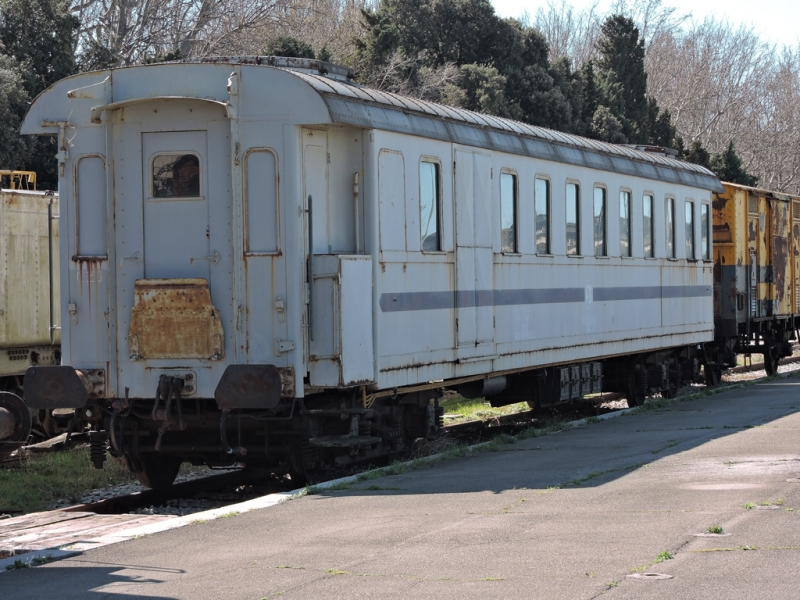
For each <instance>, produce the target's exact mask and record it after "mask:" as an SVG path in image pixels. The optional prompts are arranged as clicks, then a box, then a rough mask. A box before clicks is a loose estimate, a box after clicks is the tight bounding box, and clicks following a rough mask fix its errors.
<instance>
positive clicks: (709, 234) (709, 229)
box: [700, 202, 714, 262]
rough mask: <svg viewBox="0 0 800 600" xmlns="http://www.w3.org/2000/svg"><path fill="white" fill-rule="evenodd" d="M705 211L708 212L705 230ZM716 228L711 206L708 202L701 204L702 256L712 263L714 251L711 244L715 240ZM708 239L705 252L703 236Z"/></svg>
mask: <svg viewBox="0 0 800 600" xmlns="http://www.w3.org/2000/svg"><path fill="white" fill-rule="evenodd" d="M703 209H705V212H706V227H705V230H704V229H703ZM713 234H714V227H713V224H712V222H711V205H710V204H709V203H708V202H701V203H700V254H701V255H702V260H704V261H705V262H712V259H713V250H712V248H711V242H712V241H713V239H714V235H713ZM704 235H705V238H706V251H705V252H703V236H704Z"/></svg>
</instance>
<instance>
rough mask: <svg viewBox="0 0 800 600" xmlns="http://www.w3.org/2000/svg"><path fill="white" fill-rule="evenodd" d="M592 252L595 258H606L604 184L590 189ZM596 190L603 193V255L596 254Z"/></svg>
mask: <svg viewBox="0 0 800 600" xmlns="http://www.w3.org/2000/svg"><path fill="white" fill-rule="evenodd" d="M592 190H593V191H592V241H593V243H592V250H593V253H594V257H595V258H608V187H607V186H606V185H605V184H601V183H595V184H594V186H593V187H592ZM597 190H602V192H603V223H602V225H603V253H602V254H598V253H597V231H596V230H595V219H596V218H597V215H596V214H595V201H596V194H597Z"/></svg>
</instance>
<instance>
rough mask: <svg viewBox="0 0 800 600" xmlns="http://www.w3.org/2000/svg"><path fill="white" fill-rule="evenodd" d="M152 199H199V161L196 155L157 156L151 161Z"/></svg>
mask: <svg viewBox="0 0 800 600" xmlns="http://www.w3.org/2000/svg"><path fill="white" fill-rule="evenodd" d="M153 197H154V198H199V197H200V159H199V158H198V157H197V155H196V154H159V155H157V156H156V157H155V158H154V159H153Z"/></svg>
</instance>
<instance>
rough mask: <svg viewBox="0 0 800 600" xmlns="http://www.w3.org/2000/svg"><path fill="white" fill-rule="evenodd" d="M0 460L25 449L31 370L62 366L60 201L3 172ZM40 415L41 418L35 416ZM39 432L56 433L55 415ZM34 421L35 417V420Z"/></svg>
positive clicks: (25, 177)
mask: <svg viewBox="0 0 800 600" xmlns="http://www.w3.org/2000/svg"><path fill="white" fill-rule="evenodd" d="M0 178H2V182H3V184H4V185H6V186H8V187H7V188H4V189H0V257H2V260H0V454H3V453H5V452H7V451H9V450H11V449H14V448H16V447H17V446H19V445H20V444H22V443H24V442H25V441H26V440H27V439H28V436H29V434H30V431H31V421H32V420H31V414H30V412H29V410H28V407H27V406H26V405H25V403H24V401H23V400H22V398H21V396H22V395H23V387H24V385H23V376H24V374H25V371H26V370H27V369H28V367H31V366H37V365H40V366H41V365H58V364H60V362H61V350H60V343H61V332H60V298H59V286H60V283H59V242H58V213H59V205H58V195H57V194H54V193H52V192H44V191H36V183H35V174H34V173H31V172H20V171H0ZM37 414H38V413H37ZM41 417H42V420H41V423H40V424H41V426H42V428H43V429H44V430H45V431H46V432H48V433H55V429H56V428H57V424H56V422H54V421H53V415H52V411H43V412H42V414H41ZM34 418H35V417H34Z"/></svg>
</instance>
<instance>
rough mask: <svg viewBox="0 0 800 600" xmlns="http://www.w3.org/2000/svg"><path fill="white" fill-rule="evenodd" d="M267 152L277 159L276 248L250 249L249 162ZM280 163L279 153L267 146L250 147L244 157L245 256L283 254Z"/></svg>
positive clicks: (243, 217)
mask: <svg viewBox="0 0 800 600" xmlns="http://www.w3.org/2000/svg"><path fill="white" fill-rule="evenodd" d="M259 152H265V153H269V154H272V157H273V160H274V161H275V250H273V251H266V250H251V249H250V189H249V188H250V186H249V184H248V175H249V169H250V166H249V163H248V160H249V158H250V156H251V155H252V154H257V153H259ZM280 172H281V171H280V164H279V163H278V153H277V152H276V151H275V150H274V149H273V148H269V147H267V146H254V147H252V148H248V149H247V151H246V152H245V153H244V156H243V157H242V232H243V237H244V255H245V256H277V255H279V254H281V191H280V190H281V177H280Z"/></svg>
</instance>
